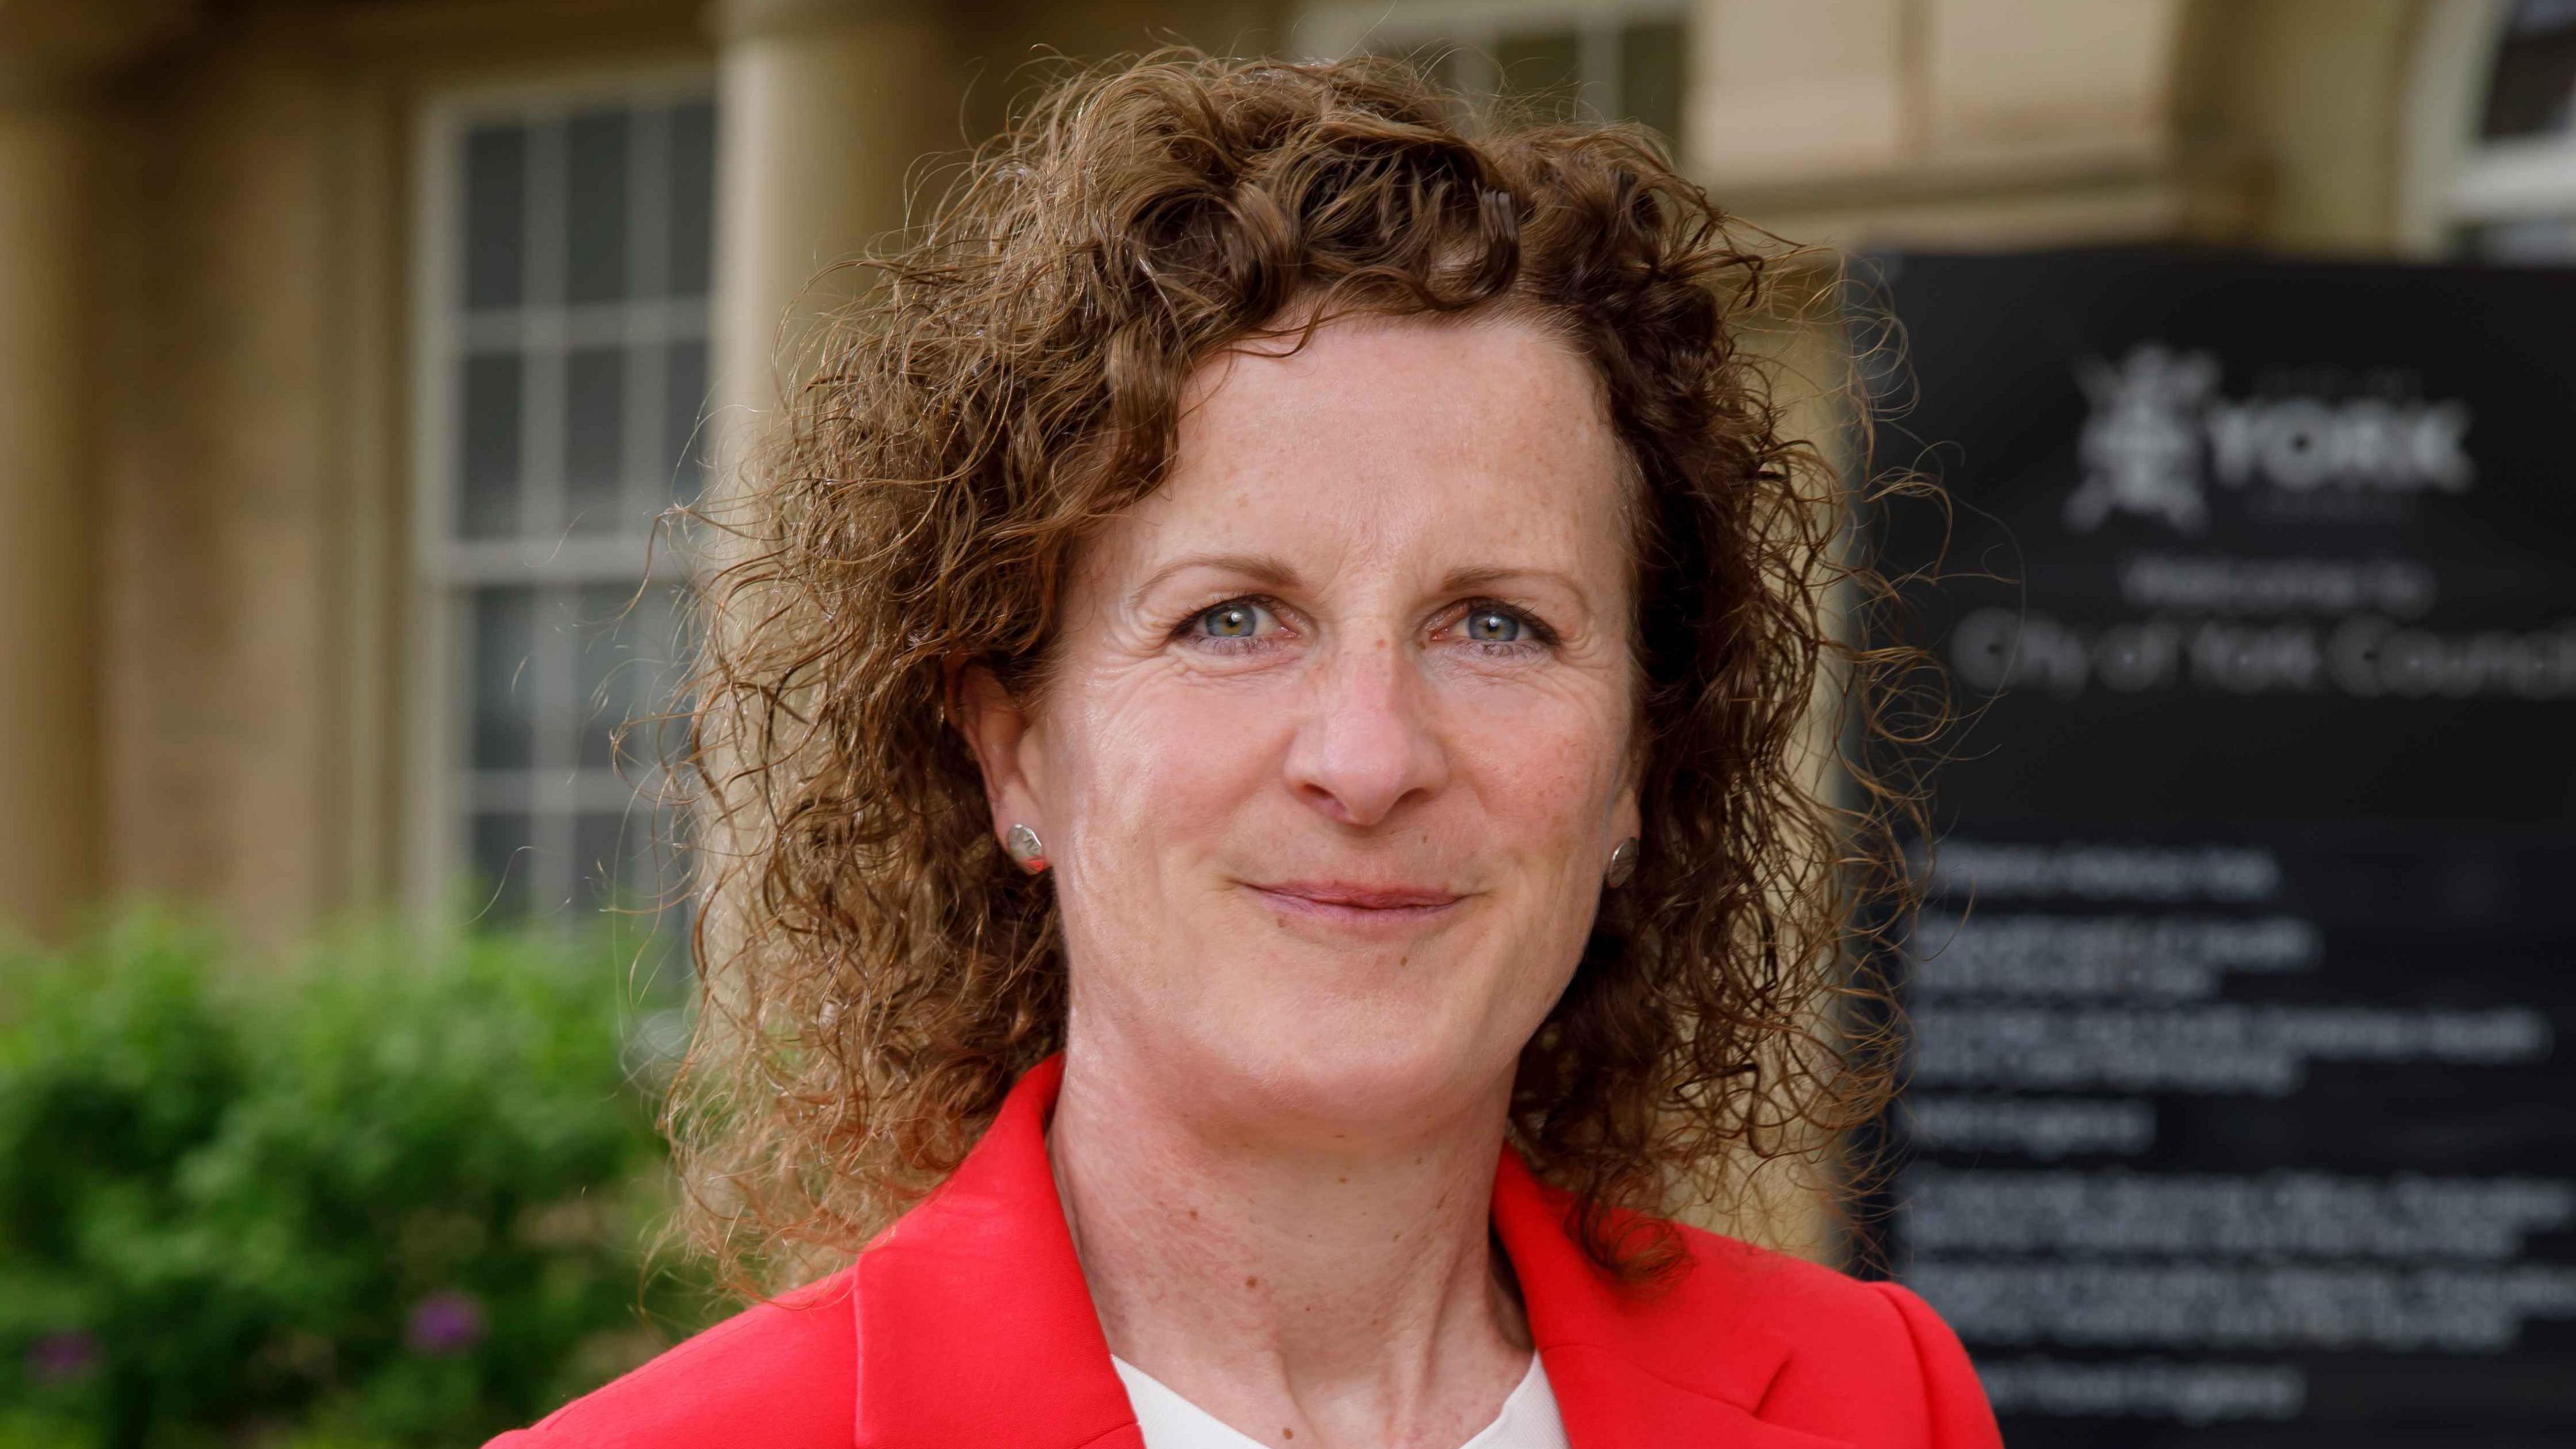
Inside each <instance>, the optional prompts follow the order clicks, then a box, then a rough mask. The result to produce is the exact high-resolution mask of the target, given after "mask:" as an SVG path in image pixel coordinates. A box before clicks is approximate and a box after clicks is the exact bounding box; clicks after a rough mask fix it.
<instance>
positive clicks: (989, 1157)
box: [854, 1057, 1144, 1449]
mask: <svg viewBox="0 0 2576 1449" xmlns="http://www.w3.org/2000/svg"><path fill="white" fill-rule="evenodd" d="M1063 1076H1064V1062H1063V1058H1061V1057H1050V1058H1048V1059H1047V1060H1046V1061H1045V1062H1044V1063H1042V1064H1041V1065H1039V1066H1037V1067H1035V1068H1032V1069H1031V1070H1030V1071H1029V1073H1028V1074H1027V1075H1026V1076H1024V1077H1022V1078H1021V1079H1020V1081H1019V1082H1018V1084H1017V1085H1015V1086H1013V1087H1012V1088H1011V1094H1010V1096H1009V1097H1008V1098H1006V1099H1005V1100H1004V1101H1003V1103H1002V1110H1001V1113H1000V1115H998V1116H996V1117H995V1118H994V1119H993V1125H992V1126H991V1127H989V1128H987V1129H986V1130H985V1133H984V1136H983V1140H981V1141H979V1142H978V1143H976V1144H975V1149H974V1151H972V1152H970V1153H968V1154H967V1157H966V1160H965V1162H964V1163H962V1164H960V1165H959V1167H958V1169H957V1171H956V1172H955V1173H953V1174H951V1175H950V1176H949V1178H948V1180H947V1181H946V1182H944V1183H942V1184H940V1186H939V1189H938V1190H937V1191H936V1192H934V1193H932V1194H931V1195H930V1197H929V1198H928V1199H927V1200H926V1201H924V1202H923V1203H922V1204H921V1205H920V1206H918V1207H916V1208H914V1209H913V1210H912V1211H911V1212H909V1213H907V1214H905V1215H904V1217H903V1218H902V1220H901V1221H899V1222H897V1223H896V1224H895V1225H894V1226H893V1227H891V1228H889V1229H887V1230H886V1232H885V1233H884V1234H883V1235H882V1236H881V1237H879V1238H878V1239H877V1241H876V1242H874V1243H873V1244H871V1245H870V1246H869V1247H868V1249H867V1251H866V1252H865V1253H862V1254H861V1255H860V1257H859V1276H858V1291H857V1292H856V1294H855V1295H854V1296H855V1298H856V1300H857V1308H856V1311H857V1313H858V1321H859V1335H858V1337H859V1362H858V1407H857V1416H856V1417H857V1442H858V1443H859V1444H860V1445H861V1446H863V1449H931V1446H936V1449H1082V1446H1091V1445H1096V1446H1098V1449H1144V1439H1143V1436H1141V1435H1140V1434H1139V1433H1138V1432H1137V1430H1136V1414H1135V1411H1134V1410H1133V1409H1131V1408H1130V1407H1128V1403H1127V1389H1126V1386H1125V1385H1124V1384H1122V1383H1120V1382H1119V1380H1118V1373H1117V1370H1116V1369H1114V1368H1113V1367H1111V1366H1110V1362H1109V1343H1108V1340H1107V1339H1106V1338H1105V1337H1103V1336H1102V1334H1101V1331H1100V1315H1099V1313H1098V1311H1097V1310H1095V1309H1094V1308H1093V1307H1092V1305H1091V1292H1090V1290H1089V1289H1088V1288H1086V1287H1085V1286H1084V1284H1083V1280H1082V1264H1081V1261H1080V1260H1079V1259H1077V1258H1076V1257H1075V1256H1074V1252H1073V1237H1072V1234H1071V1233H1069V1232H1068V1231H1066V1229H1065V1225H1064V1210H1063V1207H1062V1205H1061V1204H1060V1203H1059V1202H1058V1200H1057V1198H1056V1191H1055V1174H1054V1171H1053V1170H1052V1169H1051V1168H1050V1167H1049V1166H1048V1165H1047V1155H1046V1119H1047V1113H1048V1111H1049V1110H1050V1109H1051V1108H1053V1107H1054V1105H1055V1094H1056V1088H1057V1086H1058V1085H1059V1084H1060V1083H1061V1082H1062V1080H1063Z"/></svg>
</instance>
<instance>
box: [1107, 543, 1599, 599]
mask: <svg viewBox="0 0 2576 1449" xmlns="http://www.w3.org/2000/svg"><path fill="white" fill-rule="evenodd" d="M1197 568H1204V569H1215V570H1217V571H1218V572H1220V573H1229V574H1236V575H1239V576H1241V577H1243V578H1247V579H1250V580H1252V581H1253V583H1254V584H1256V585H1257V586H1259V587H1261V588H1265V589H1278V590H1281V591H1283V592H1292V593H1293V592H1295V591H1296V589H1297V587H1298V583H1299V578H1298V574H1297V570H1296V567H1295V566H1294V565H1292V564H1290V563H1289V562H1288V561H1287V560H1286V559H1283V558H1280V557H1279V556H1278V555H1276V554H1267V553H1185V554H1183V555H1181V556H1180V557H1179V558H1176V559H1173V560H1172V561H1171V562H1169V563H1166V564H1164V565H1163V566H1162V567H1161V568H1158V569H1156V570H1154V571H1153V572H1152V573H1151V574H1148V575H1147V576H1146V577H1145V581H1144V582H1143V583H1141V584H1138V585H1137V586H1136V588H1135V590H1134V592H1132V593H1130V594H1129V595H1128V596H1127V601H1128V603H1129V605H1131V606H1133V605H1135V604H1139V603H1142V602H1143V601H1144V599H1145V597H1146V596H1147V595H1149V594H1151V593H1153V592H1154V590H1155V589H1157V588H1159V587H1161V586H1162V584H1163V583H1164V581H1166V580H1168V579H1170V578H1171V577H1172V576H1173V575H1174V574H1179V573H1185V572H1187V571H1189V570H1191V569H1197ZM1512 579H1544V580H1547V581H1548V582H1550V583H1553V584H1555V585H1557V586H1558V587H1560V588H1563V589H1564V590H1566V591H1567V592H1568V593H1571V594H1572V595H1574V597H1575V598H1576V599H1578V600H1582V601H1583V602H1585V603H1586V604H1587V605H1588V604H1589V603H1590V595H1588V594H1586V593H1585V592H1584V590H1583V586H1582V585H1581V584H1578V583H1576V582H1575V581H1574V580H1573V579H1572V578H1571V577H1569V576H1568V575H1566V574H1562V573H1559V572H1557V571H1556V570H1554V569H1544V568H1518V567H1513V566H1510V565H1503V564H1484V565H1477V566H1473V567H1469V568H1462V569H1452V570H1451V571H1450V572H1449V576H1448V577H1447V578H1445V579H1443V580H1442V581H1441V584H1440V589H1441V592H1443V593H1449V594H1458V593H1465V592H1467V591H1468V590H1470V589H1480V588H1483V587H1485V586H1487V585H1489V584H1496V583H1502V582H1506V581H1508V580H1512Z"/></svg>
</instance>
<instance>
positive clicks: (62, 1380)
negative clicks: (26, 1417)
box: [27, 1328, 101, 1384]
mask: <svg viewBox="0 0 2576 1449" xmlns="http://www.w3.org/2000/svg"><path fill="white" fill-rule="evenodd" d="M100 1356H101V1355H100V1352H99V1346H98V1335H96V1334H93V1333H87V1332H83V1331H82V1330H80V1329H77V1328H75V1329H67V1330H65V1331H64V1332H61V1333H48V1334H46V1335H45V1336H44V1337H42V1338H39V1339H37V1340H36V1341H35V1342H34V1343H31V1344H29V1345H27V1377H28V1378H31V1379H33V1380H35V1381H36V1382H37V1383H40V1384H69V1383H77V1382H79V1381H80V1380H82V1379H85V1378H88V1377H89V1376H90V1375H91V1374H94V1373H96V1372H98V1361H99V1358H100Z"/></svg>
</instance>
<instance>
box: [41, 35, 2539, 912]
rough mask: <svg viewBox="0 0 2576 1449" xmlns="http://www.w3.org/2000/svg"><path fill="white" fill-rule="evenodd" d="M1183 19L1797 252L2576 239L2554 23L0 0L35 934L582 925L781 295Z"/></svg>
mask: <svg viewBox="0 0 2576 1449" xmlns="http://www.w3.org/2000/svg"><path fill="white" fill-rule="evenodd" d="M1164 39H1186V40H1188V41H1190V42H1192V43H1195V44H1198V45H1201V46H1204V47H1207V48H1210V49H1220V50H1223V49H1233V50H1241V51H1263V52H1269V53H1278V54H1296V55H1308V54H1320V53H1326V52H1330V51H1335V50H1341V49H1346V48H1349V47H1352V46H1356V45H1363V44H1366V45H1372V46H1378V47H1393V46H1402V47H1411V46H1414V45H1418V44H1440V43H1447V44H1454V45H1455V46H1457V47H1459V48H1458V49H1457V50H1456V52H1455V53H1454V55H1453V56H1452V59H1451V60H1450V61H1449V64H1450V65H1451V66H1452V67H1453V73H1454V74H1455V75H1456V76H1457V78H1458V79H1459V81H1460V82H1461V83H1462V84H1467V85H1491V84H1496V83H1502V84H1506V85H1510V86H1512V87H1515V88H1538V87H1566V88H1572V89H1575V90H1577V91H1579V94H1580V96H1581V98H1582V100H1583V101H1584V102H1585V103H1586V104H1590V105H1592V106H1594V107H1596V108H1598V109H1601V110H1603V111H1607V112H1611V113H1616V114H1623V115H1633V116H1636V117H1638V118H1640V119H1643V120H1646V121H1649V122H1651V123H1653V124H1656V125H1658V126H1659V127H1662V128H1664V129H1666V130H1668V131H1669V132H1670V133H1671V135H1672V138H1673V140H1674V142H1675V144H1676V146H1677V147H1678V150H1679V153H1680V154H1681V156H1682V157H1683V158H1684V160H1685V162H1686V164H1687V165H1688V166H1689V167H1690V168H1691V169H1692V170H1693V171H1694V172H1695V173H1696V174H1697V175H1698V176H1700V177H1701V178H1702V179H1704V180H1705V181H1706V183H1707V184H1708V185H1709V186H1710V187H1712V188H1713V189H1714V191H1715V192H1716V193H1717V195H1718V196H1719V197H1720V199H1721V200H1722V201H1724V202H1725V203H1727V204H1728V205H1729V206H1731V207H1732V208H1733V209H1734V210H1736V211H1738V212H1739V213H1741V214H1743V215H1745V216H1747V217H1749V218H1750V219H1752V220H1754V221H1756V222H1759V223H1762V224H1764V225H1765V226H1767V227H1769V228H1771V229H1772V230H1775V231H1777V232H1779V233H1781V234H1782V235H1785V236H1787V237H1791V238H1794V239H1797V240H1800V241H1817V242H1828V243H1832V244H1835V245H1838V246H1843V247H1857V246H1865V245H1887V244H1907V243H1919V244H1925V245H1937V246H1940V247H1946V248H1976V249H2012V248H2024V247H2033V246H2043V245H2046V246H2056V245H2072V244H2093V243H2154V242H2198V243H2214V244H2226V245H2242V246H2249V247H2256V248H2264V249H2271V250H2277V251H2283V252H2294V253H2310V254H2320V253H2322V254H2347V255H2349V254H2361V255H2380V256H2391V255H2400V256H2427V257H2429V256H2443V255H2492V256H2500V257H2507V258H2514V259H2545V258H2548V257H2551V256H2555V255H2558V254H2560V253H2562V252H2564V251H2565V250H2566V249H2567V248H2568V247H2569V246H2570V245H2571V237H2576V230H2571V228H2576V133H2571V132H2570V131H2569V130H2568V129H2567V127H2568V123H2569V115H2568V106H2567V97H2568V94H2569V86H2568V81H2569V79H2570V77H2571V75H2576V4H2571V3H2569V0H2520V3H2508V0H1311V3H1298V0H1197V3H1190V0H1174V3H1172V4H1169V5H1160V6H1158V5H1150V4H1144V3H1139V0H1095V3H1091V4H1070V3H1064V0H1025V3H1011V0H953V3H946V4H932V3H929V0H721V3H715V4H712V5H711V4H708V3H706V0H229V3H217V0H80V3H61V0H0V442H5V445H6V446H5V448H0V517H4V518H5V519H6V526H5V527H0V757H5V758H6V759H7V760H8V761H9V762H10V764H9V766H8V768H7V769H6V770H5V771H0V922H5V923H6V924H7V925H8V926H10V927H14V928H20V929H31V930H34V931H37V932H39V933H44V932H51V931H55V930H59V929H62V928H63V927H64V925H65V924H66V923H67V922H68V921H69V920H71V919H72V918H73V917H74V916H75V915H76V914H77V912H78V911H79V910H81V909H82V908H83V907H85V906H86V905H88V904H90V903H93V902H97V901H101V900H106V899H114V898H122V897H128V896H146V897H157V898H164V899H173V900H179V901H184V902H190V903H195V904H198V905H201V906H204V907H206V908H209V909H211V910H213V911H214V912H216V913H217V914H218V915H219V916H220V917H222V918H225V919H228V920H230V921H232V922H234V923H236V924H238V925H239V926H241V927H242V928H244V929H246V930H248V931H250V932H252V933H253V934H255V935H260V936H269V937H275V936H284V935H292V934H294V933H296V932H298V931H300V930H302V929H304V928H305V927H306V926H307V925H309V924H310V923H313V922H316V921H318V920H322V919H326V918H328V917H330V916H332V915H335V914H338V913H341V912H344V911H352V910H364V909H372V908H378V907H382V906H386V905H394V904H404V905H409V906H414V907H419V908H423V909H432V908H438V907H440V905H441V903H442V902H446V901H449V900H452V899H454V894H453V892H454V888H455V886H456V883H457V882H460V881H465V880H478V881H479V882H480V883H481V884H480V887H479V889H483V890H489V891H495V892H497V894H496V895H495V896H494V897H493V903H494V904H495V906H496V907H497V908H499V909H502V910H505V911H514V910H526V911H532V912H537V913H545V912H548V911H577V910H579V909H581V908H582V906H583V903H584V902H586V901H589V900H591V899H593V898H594V896H595V894H596V889H595V884H594V881H593V878H594V877H595V876H596V875H597V874H599V873H600V871H601V869H602V867H603V864H604V863H607V862H611V861H614V860H616V859H618V858H620V857H622V856H625V855H629V854H633V853H635V846H634V842H635V841H636V840H637V839H638V838H639V837H641V836H649V835H651V834H652V832H651V831H650V830H638V829H637V821H636V809H635V804H634V799H635V785H634V781H633V779H632V778H631V777H630V776H627V775H621V773H620V772H619V771H618V770H617V769H615V768H614V767H613V762H612V760H611V757H610V740H609V729H608V727H609V725H611V724H613V723H614V722H615V721H616V719H617V718H619V717H622V716H623V715H624V714H625V713H626V712H628V711H629V710H631V709H632V708H634V707H635V706H636V705H637V704H638V703H639V702H641V701H645V700H649V699H650V698H651V697H652V696H653V692H654V689H655V687H656V685H657V682H658V680H659V679H660V678H661V677H662V676H661V673H660V670H661V668H662V661H663V660H665V659H666V658H667V656H668V655H669V654H670V652H671V650H670V647H669V637H670V631H669V628H668V625H667V617H668V613H667V606H668V591H667V590H666V589H661V588H644V589H641V590H640V591H639V584H640V583H641V582H642V581H643V580H644V579H645V578H646V576H647V573H648V571H650V570H660V571H662V572H664V573H666V574H667V573H668V571H669V570H668V565H667V564H664V563H661V562H658V561H654V562H648V559H650V560H659V559H661V558H663V557H665V555H662V554H655V553H652V551H651V549H650V544H651V520H652V518H653V517H654V515H655V514H656V513H657V512H658V510H659V509H661V508H662V507H663V506H665V505H666V504H668V503H669V502H670V501H671V500H672V499H673V498H674V497H686V496H688V495H689V494H690V493H691V492H692V491H693V490H694V488H695V487H696V486H697V483H698V481H699V479H700V478H701V477H702V476H703V471H704V469H703V459H704V457H705V455H706V451H707V443H708V439H709V438H711V437H715V436H720V435H721V434H722V433H723V431H724V419H726V418H727V417H729V416H738V413H737V412H735V411H734V410H738V409H745V408H756V407H758V406H759V405H760V404H761V403H762V402H763V401H765V400H766V399H768V398H771V397H774V396H775V377H774V372H773V369H772V360H773V357H774V355H775V351H774V350H775V347H776V345H777V340H778V338H779V337H780V336H781V335H782V333H781V330H780V329H781V319H782V317H784V316H786V315H788V314H789V312H790V310H791V308H797V309H803V310H807V311H810V310H811V309H812V308H814V307H816V306H819V305H823V304H824V303H825V302H827V301H828V298H829V294H830V292H829V287H828V286H826V287H824V288H821V289H812V288H809V287H808V285H807V283H808V281H809V279H810V278H811V277H812V276H813V274H814V273H815V272H816V270H817V269H818V268H819V267H821V266H823V265H824V264H826V263H828V262H830V261H832V260H834V259H835V258H838V257H843V256H847V255H849V254H851V253H853V252H855V251H856V250H858V249H859V248H861V247H863V246H864V245H866V243H867V242H868V241H869V239H870V238H872V237H874V236H877V235H879V234H881V233H883V232H884V231H886V230H887V229H888V228H891V227H893V226H895V225H897V224H899V223H900V221H901V220H902V217H903V213H904V205H905V197H906V194H907V177H908V176H910V175H912V174H913V167H914V165H915V163H916V161H917V159H918V158H920V157H922V156H923V155H925V154H929V153H936V152H940V151H954V150H956V149H957V148H959V147H960V146H962V145H963V144H965V143H966V142H968V141H970V140H971V139H973V138H974V137H976V136H978V135H981V134H984V133H987V132H989V131H990V130H991V129H992V128H993V127H995V126H996V125H997V124H998V123H999V119H1000V117H1001V115H1002V114H1003V111H1004V106H1005V103H1006V100H1007V98H1008V97H1009V96H1010V95H1011V94H1013V93H1014V92H1015V91H1017V90H1020V89H1023V88H1024V87H1025V84H1026V81H1027V75H1028V72H1027V71H1026V70H1024V69H1023V64H1024V62H1025V61H1027V60H1028V59H1029V58H1030V57H1032V56H1034V55H1039V54H1041V53H1043V52H1044V51H1045V50H1046V49H1048V48H1050V47H1051V48H1053V49H1054V50H1056V51H1061V52H1064V53H1068V54H1073V55H1099V54H1107V53H1112V52H1117V51H1127V50H1134V49H1138V48H1141V47H1143V46H1146V45H1149V44H1152V43H1155V42H1157V41H1159V40H1164ZM711 419H712V420H714V424H715V426H713V427H706V426H702V424H706V423H708V422H709V421H710V420H711Z"/></svg>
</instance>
